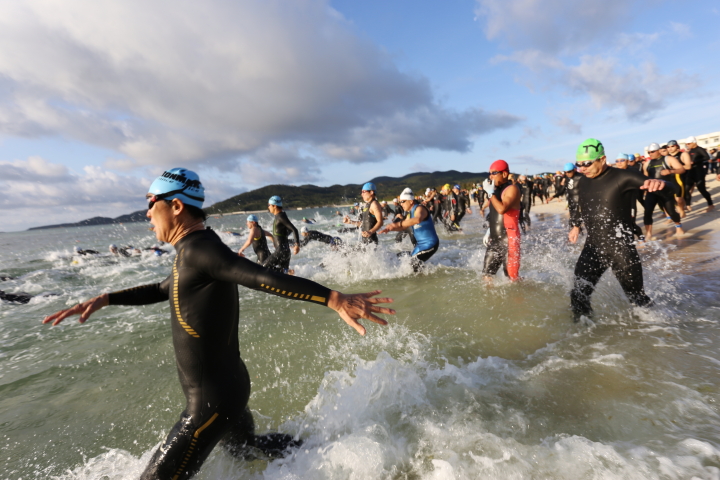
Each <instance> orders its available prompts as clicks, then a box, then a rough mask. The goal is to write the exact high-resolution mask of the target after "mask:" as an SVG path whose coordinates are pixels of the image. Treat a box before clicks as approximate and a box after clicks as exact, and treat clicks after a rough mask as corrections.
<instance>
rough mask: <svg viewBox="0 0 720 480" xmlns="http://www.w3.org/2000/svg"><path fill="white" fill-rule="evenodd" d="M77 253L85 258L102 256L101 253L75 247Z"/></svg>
mask: <svg viewBox="0 0 720 480" xmlns="http://www.w3.org/2000/svg"><path fill="white" fill-rule="evenodd" d="M75 253H77V254H78V255H83V256H85V255H100V252H98V251H97V250H90V249H87V250H85V249H82V248H80V247H75Z"/></svg>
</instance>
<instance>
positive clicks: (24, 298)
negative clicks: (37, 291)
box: [0, 277, 32, 303]
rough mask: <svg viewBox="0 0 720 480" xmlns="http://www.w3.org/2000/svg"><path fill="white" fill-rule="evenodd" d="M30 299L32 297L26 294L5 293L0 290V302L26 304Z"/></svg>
mask: <svg viewBox="0 0 720 480" xmlns="http://www.w3.org/2000/svg"><path fill="white" fill-rule="evenodd" d="M8 278H10V277H8ZM31 298H32V295H28V294H27V293H5V292H3V291H2V290H0V300H4V301H6V302H12V303H28V302H29V301H30V299H31Z"/></svg>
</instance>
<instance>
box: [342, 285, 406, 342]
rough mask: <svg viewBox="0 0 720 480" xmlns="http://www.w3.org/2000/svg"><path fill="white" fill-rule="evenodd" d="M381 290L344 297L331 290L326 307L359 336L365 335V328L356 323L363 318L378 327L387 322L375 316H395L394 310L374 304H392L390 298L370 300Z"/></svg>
mask: <svg viewBox="0 0 720 480" xmlns="http://www.w3.org/2000/svg"><path fill="white" fill-rule="evenodd" d="M380 292H381V290H375V291H374V292H369V293H355V294H351V295H345V294H342V293H340V292H338V291H335V290H333V291H332V292H330V299H329V300H328V307H330V308H332V309H333V310H335V311H336V312H338V314H339V315H340V318H342V319H343V320H345V323H347V324H348V325H350V326H351V327H353V328H354V329H355V330H357V332H358V333H359V334H360V335H365V327H363V326H362V325H360V324H359V323H358V320H360V319H361V318H365V319H367V320H370V321H372V322H375V323H378V324H380V325H387V321H386V320H383V319H382V318H380V317H378V316H376V315H375V313H384V314H387V315H395V310H393V309H392V308H387V307H376V306H375V304H376V303H392V302H393V299H392V298H372V297H374V296H375V295H378V294H379V293H380Z"/></svg>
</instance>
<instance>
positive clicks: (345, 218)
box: [343, 215, 350, 223]
mask: <svg viewBox="0 0 720 480" xmlns="http://www.w3.org/2000/svg"><path fill="white" fill-rule="evenodd" d="M343 223H350V217H348V216H347V215H345V216H344V217H343Z"/></svg>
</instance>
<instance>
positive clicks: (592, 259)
mask: <svg viewBox="0 0 720 480" xmlns="http://www.w3.org/2000/svg"><path fill="white" fill-rule="evenodd" d="M608 266H609V265H608V262H607V260H606V259H605V258H604V256H603V255H602V254H601V253H600V252H599V251H598V250H597V248H595V247H594V246H593V245H589V244H587V243H586V244H585V247H583V250H582V253H580V258H578V261H577V263H576V264H575V280H574V286H573V290H572V292H570V308H571V309H572V312H573V321H575V322H578V321H580V317H581V316H582V315H585V316H590V315H592V306H591V305H590V297H591V296H592V294H593V291H595V285H597V282H599V281H600V277H602V275H603V273H605V270H607V269H608Z"/></svg>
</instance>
